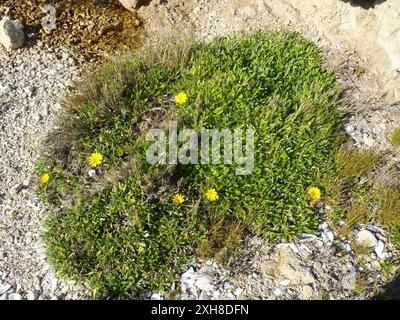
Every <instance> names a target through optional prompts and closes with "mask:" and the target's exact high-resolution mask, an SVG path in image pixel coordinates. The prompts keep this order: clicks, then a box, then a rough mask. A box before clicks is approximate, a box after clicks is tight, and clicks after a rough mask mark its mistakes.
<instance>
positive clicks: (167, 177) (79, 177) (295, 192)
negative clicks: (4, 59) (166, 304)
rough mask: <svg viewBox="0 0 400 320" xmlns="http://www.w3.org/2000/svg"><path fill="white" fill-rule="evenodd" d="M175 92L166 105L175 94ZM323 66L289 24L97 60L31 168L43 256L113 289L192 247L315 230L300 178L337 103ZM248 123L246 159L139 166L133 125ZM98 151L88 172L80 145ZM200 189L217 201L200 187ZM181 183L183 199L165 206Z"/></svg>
mask: <svg viewBox="0 0 400 320" xmlns="http://www.w3.org/2000/svg"><path fill="white" fill-rule="evenodd" d="M181 91H184V92H186V93H187V95H188V101H187V102H186V103H184V104H182V105H178V104H176V103H175V101H174V97H175V95H176V94H177V93H179V92H181ZM337 94H338V90H337V87H336V83H335V76H334V75H333V73H331V72H329V71H327V70H326V69H325V68H324V66H323V60H322V58H321V55H320V52H319V50H318V49H317V47H316V46H314V45H313V44H311V43H309V42H308V41H306V40H305V39H304V38H302V37H301V36H299V35H298V34H291V33H270V34H264V33H254V34H251V35H247V36H234V37H229V38H219V39H215V40H214V41H212V42H211V43H209V44H204V43H198V44H193V45H190V46H186V47H180V48H173V49H171V48H170V49H166V50H165V51H163V52H161V53H160V52H158V53H157V52H156V53H154V52H153V53H148V54H146V55H143V56H140V57H136V58H132V59H130V60H127V61H124V62H121V63H119V64H112V65H108V66H105V67H104V68H103V69H102V70H100V71H99V72H98V73H97V74H96V75H94V76H92V77H91V78H90V79H89V80H88V81H87V83H86V85H85V86H83V87H82V88H81V89H80V93H79V94H77V95H76V96H75V97H73V98H72V99H71V100H70V101H69V104H68V106H67V109H66V115H65V116H64V117H63V118H62V119H61V120H60V129H59V130H57V131H55V132H54V133H53V134H52V135H51V136H50V138H49V143H48V152H47V154H46V155H45V157H44V160H42V161H41V162H40V164H39V165H38V173H39V174H40V175H41V174H43V173H49V174H50V177H51V178H50V180H49V182H47V183H42V184H41V186H40V190H39V191H40V193H41V195H42V196H43V198H44V199H46V200H47V201H49V202H50V203H52V204H53V205H54V206H58V207H60V208H61V212H60V214H58V215H57V216H53V217H52V218H50V219H49V222H48V225H47V232H46V234H45V239H46V242H47V245H48V255H49V258H50V260H51V261H52V262H53V264H54V265H55V267H56V269H57V270H58V271H59V272H60V273H62V274H64V275H66V276H67V277H70V278H74V279H82V280H87V281H89V282H90V283H91V285H92V286H93V287H94V288H95V289H96V290H98V291H100V292H102V293H107V294H108V295H110V296H112V297H119V298H124V297H127V296H129V295H131V294H137V293H140V292H142V291H143V290H147V289H155V290H164V289H168V287H169V286H170V285H171V283H172V282H173V280H174V279H175V278H176V276H177V273H178V272H179V268H180V267H181V266H182V264H183V263H185V261H187V260H188V259H189V258H190V257H191V255H193V254H194V253H195V252H196V250H199V251H200V252H201V254H204V255H208V256H211V255H218V254H220V255H221V257H223V259H226V258H227V257H229V252H233V251H234V248H232V251H231V250H228V251H227V250H226V248H227V247H228V248H229V246H233V245H234V244H237V245H239V244H240V243H241V241H242V235H243V234H244V233H245V232H253V233H260V234H262V235H263V236H265V237H268V238H271V239H274V238H279V239H282V238H290V237H292V236H293V235H295V234H296V233H299V232H315V229H316V226H317V224H318V217H317V213H316V212H315V210H314V208H313V203H311V202H310V201H309V199H307V192H306V191H307V189H308V187H310V186H315V187H319V188H320V189H321V190H322V192H323V193H324V190H325V185H324V184H323V183H322V181H326V179H327V178H329V177H330V176H332V175H334V173H335V170H336V165H335V154H336V152H337V149H338V146H339V144H340V142H341V139H342V136H341V129H342V116H341V115H340V113H339V111H338V109H337V107H336V98H337ZM169 120H176V121H178V127H179V129H183V128H193V129H195V130H197V131H198V132H199V131H200V129H201V128H215V129H224V128H228V129H231V130H232V131H233V130H234V129H236V128H242V129H249V128H250V129H254V130H255V147H254V153H255V154H254V157H255V162H254V170H253V172H252V174H250V175H244V176H238V175H235V170H236V169H237V168H238V165H237V164H220V165H213V164H209V165H205V164H199V165H162V164H157V165H150V164H148V163H147V162H146V156H145V154H146V149H147V147H148V145H149V142H147V141H146V139H145V137H146V133H147V131H148V129H150V128H166V127H167V122H168V121H169ZM94 152H99V153H101V154H102V155H103V162H102V163H101V165H99V166H98V167H96V175H95V176H93V174H92V175H90V174H89V169H90V167H89V165H88V157H89V156H90V155H91V154H92V153H94ZM210 188H214V189H215V190H216V191H217V192H218V195H219V198H218V200H217V201H214V202H209V201H207V199H206V198H205V197H204V193H205V192H206V190H208V189H210ZM178 193H179V194H182V195H183V196H184V198H185V202H184V203H183V204H181V205H174V204H173V203H172V200H171V199H172V197H173V196H174V195H176V194H178Z"/></svg>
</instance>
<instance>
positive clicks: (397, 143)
mask: <svg viewBox="0 0 400 320" xmlns="http://www.w3.org/2000/svg"><path fill="white" fill-rule="evenodd" d="M390 142H391V143H392V145H393V147H395V148H398V147H400V128H397V129H396V130H394V131H393V132H392V133H391V135H390Z"/></svg>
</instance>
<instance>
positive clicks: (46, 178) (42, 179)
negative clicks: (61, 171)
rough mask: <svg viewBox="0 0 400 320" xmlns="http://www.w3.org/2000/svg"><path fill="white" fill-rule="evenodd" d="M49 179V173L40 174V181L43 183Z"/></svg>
mask: <svg viewBox="0 0 400 320" xmlns="http://www.w3.org/2000/svg"><path fill="white" fill-rule="evenodd" d="M49 180H50V175H49V174H48V173H44V174H42V175H41V176H40V182H41V183H43V184H45V183H47V182H49Z"/></svg>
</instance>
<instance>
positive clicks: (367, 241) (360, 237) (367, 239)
mask: <svg viewBox="0 0 400 320" xmlns="http://www.w3.org/2000/svg"><path fill="white" fill-rule="evenodd" d="M356 242H357V244H358V245H360V246H363V247H367V248H371V247H374V246H375V245H376V244H377V242H378V240H376V238H375V236H374V235H373V233H372V232H371V231H368V230H362V231H360V232H358V233H357V236H356Z"/></svg>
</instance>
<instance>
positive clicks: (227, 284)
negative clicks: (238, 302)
mask: <svg viewBox="0 0 400 320" xmlns="http://www.w3.org/2000/svg"><path fill="white" fill-rule="evenodd" d="M230 288H232V283H231V282H230V281H225V282H224V290H228V289H230Z"/></svg>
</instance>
